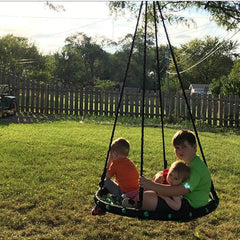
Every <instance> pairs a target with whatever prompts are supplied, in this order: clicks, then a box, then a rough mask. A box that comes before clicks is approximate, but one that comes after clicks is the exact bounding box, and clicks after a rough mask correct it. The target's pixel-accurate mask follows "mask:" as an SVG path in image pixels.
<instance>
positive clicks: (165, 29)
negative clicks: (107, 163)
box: [157, 2, 217, 198]
mask: <svg viewBox="0 0 240 240" xmlns="http://www.w3.org/2000/svg"><path fill="white" fill-rule="evenodd" d="M157 6H158V10H159V13H160V17H161V20H162V24H163V28H164V31H165V34H166V38H167V41H168V46H169V49H170V53H171V56H172V59H173V62H174V66H175V69H176V72H177V76H178V80H179V83H180V85H181V89H182V92H183V96H184V99H185V102H186V105H187V109H188V113H189V116H190V118H191V122H192V126H193V129H194V133H195V135H196V138H197V142H198V146H199V148H200V151H201V155H202V158H203V161H204V163H205V164H206V166H207V162H206V159H205V156H204V153H203V148H202V145H201V142H200V138H199V136H198V132H197V128H196V125H195V121H194V119H193V116H192V112H191V108H190V105H189V102H188V99H187V96H186V92H185V90H184V87H183V82H182V78H181V75H180V73H179V69H178V65H177V61H176V58H175V55H174V51H173V48H172V44H171V42H170V39H169V35H168V32H167V28H166V25H165V21H164V17H163V14H162V10H161V8H160V5H159V2H157ZM211 193H212V194H213V197H214V198H217V194H216V191H215V189H214V185H213V182H212V181H211ZM211 197H212V196H211Z"/></svg>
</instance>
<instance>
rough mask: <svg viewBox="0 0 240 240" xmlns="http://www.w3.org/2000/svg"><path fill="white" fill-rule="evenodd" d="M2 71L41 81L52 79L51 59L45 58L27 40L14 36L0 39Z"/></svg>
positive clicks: (10, 35)
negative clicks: (49, 64) (49, 65)
mask: <svg viewBox="0 0 240 240" xmlns="http://www.w3.org/2000/svg"><path fill="white" fill-rule="evenodd" d="M0 62H1V69H3V70H4V71H8V72H11V73H13V74H15V75H17V76H22V77H25V78H27V79H36V80H39V81H49V80H50V79H51V78H52V74H51V69H50V68H49V67H48V63H50V58H49V57H43V56H42V55H41V54H40V53H39V52H38V49H37V47H36V46H35V45H34V44H33V43H30V42H29V41H28V39H27V38H23V37H16V36H13V35H12V34H9V35H6V36H4V37H1V38H0Z"/></svg>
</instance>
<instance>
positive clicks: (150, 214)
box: [94, 189, 219, 222]
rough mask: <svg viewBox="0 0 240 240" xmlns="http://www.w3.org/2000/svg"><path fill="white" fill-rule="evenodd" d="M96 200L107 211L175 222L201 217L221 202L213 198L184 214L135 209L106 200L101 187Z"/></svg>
mask: <svg viewBox="0 0 240 240" xmlns="http://www.w3.org/2000/svg"><path fill="white" fill-rule="evenodd" d="M94 201H95V203H96V205H97V206H99V207H100V208H101V209H103V210H105V211H106V212H109V213H112V214H116V215H120V216H124V217H131V218H138V219H140V220H161V221H175V222H189V221H192V220H195V219H197V218H199V217H203V216H205V215H208V214H209V213H211V212H213V211H214V210H215V209H216V208H217V207H218V204H219V198H218V197H215V198H213V197H212V196H211V200H210V201H209V202H208V204H207V205H205V206H203V207H199V208H192V209H191V211H190V212H185V213H184V214H183V213H182V212H181V213H180V212H178V211H174V210H173V211H171V212H169V213H160V212H157V211H145V210H142V209H135V208H129V207H123V206H121V205H116V204H115V203H114V202H109V201H106V199H105V198H104V193H103V192H102V189H99V190H98V191H97V192H96V194H95V195H94Z"/></svg>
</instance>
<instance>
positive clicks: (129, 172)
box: [92, 138, 139, 215]
mask: <svg viewBox="0 0 240 240" xmlns="http://www.w3.org/2000/svg"><path fill="white" fill-rule="evenodd" d="M129 150H130V144H129V142H128V141H127V140H126V139H124V138H118V139H116V140H114V141H113V143H112V144H111V149H110V155H109V163H108V171H107V173H106V179H105V181H104V185H103V187H104V188H105V189H106V190H107V191H108V192H110V193H112V194H113V196H114V197H115V198H116V200H117V201H119V202H120V203H121V200H122V194H125V195H126V197H128V198H131V199H134V200H137V199H138V195H139V183H138V179H139V173H138V171H137V168H136V166H135V165H134V163H133V162H132V161H131V160H130V159H129V158H127V156H128V154H129ZM113 177H114V178H115V181H116V182H114V181H112V180H111V178H113ZM102 211H103V210H102V209H99V207H98V206H96V207H95V208H94V209H93V210H92V214H93V215H100V214H103V212H102ZM98 212H100V214H98Z"/></svg>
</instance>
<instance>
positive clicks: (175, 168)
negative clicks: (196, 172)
mask: <svg viewBox="0 0 240 240" xmlns="http://www.w3.org/2000/svg"><path fill="white" fill-rule="evenodd" d="M189 177H190V168H189V167H188V166H187V165H186V164H185V163H183V162H182V161H176V162H174V163H173V164H172V165H171V167H170V169H169V170H168V169H165V170H164V171H162V172H159V173H157V174H156V175H155V176H154V178H153V181H154V182H155V183H161V184H169V185H171V186H177V185H179V184H181V183H182V182H185V181H186V180H187V179H188V178H189ZM158 196H159V197H161V198H162V199H163V200H164V201H165V202H166V203H167V205H168V206H169V207H170V208H172V209H173V210H175V211H178V210H179V209H180V208H181V204H182V201H181V198H182V197H181V196H173V197H166V196H162V195H158ZM123 206H124V207H133V206H135V203H134V202H133V201H131V200H126V199H124V201H123Z"/></svg>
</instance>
